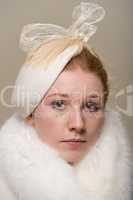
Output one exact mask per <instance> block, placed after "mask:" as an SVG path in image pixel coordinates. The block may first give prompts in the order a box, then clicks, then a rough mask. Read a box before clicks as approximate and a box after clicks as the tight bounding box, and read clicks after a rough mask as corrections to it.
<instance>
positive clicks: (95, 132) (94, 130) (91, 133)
mask: <svg viewBox="0 0 133 200" xmlns="http://www.w3.org/2000/svg"><path fill="white" fill-rule="evenodd" d="M103 124H104V116H100V117H90V119H89V120H88V123H87V138H88V141H89V142H90V143H95V142H96V141H97V139H98V138H99V136H100V134H101V128H102V126H103Z"/></svg>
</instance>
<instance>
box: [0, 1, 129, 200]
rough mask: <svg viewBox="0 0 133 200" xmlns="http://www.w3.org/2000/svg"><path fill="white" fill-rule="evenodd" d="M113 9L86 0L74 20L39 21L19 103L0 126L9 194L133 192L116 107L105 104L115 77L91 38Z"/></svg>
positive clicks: (30, 34) (32, 31)
mask: <svg viewBox="0 0 133 200" xmlns="http://www.w3.org/2000/svg"><path fill="white" fill-rule="evenodd" d="M104 14H105V11H104V9H103V8H102V7H100V6H99V5H97V4H91V3H83V2H82V3H81V4H80V5H79V6H77V7H76V8H75V9H74V13H73V17H74V20H75V21H74V22H73V24H72V25H71V26H70V27H69V28H68V29H67V30H66V29H64V28H62V27H59V26H56V25H49V24H48V25H46V24H32V25H28V26H26V27H25V28H24V29H23V31H22V35H21V40H20V42H21V47H22V48H23V50H25V51H27V52H28V56H27V59H26V61H25V63H24V65H23V67H22V68H21V70H20V72H19V75H18V77H17V80H16V85H15V88H14V91H13V95H12V102H13V103H14V105H16V106H17V107H18V112H17V113H15V115H13V116H12V117H11V118H10V119H9V120H8V121H7V122H6V123H5V124H4V125H3V127H2V129H1V133H0V172H1V179H2V181H3V183H4V184H5V185H4V187H6V190H8V191H10V195H11V196H10V197H9V199H11V198H13V199H17V200H18V199H20V200H26V199H31V200H37V199H39V200H44V199H45V200H56V199H58V200H73V199H77V200H88V199H91V200H104V199H108V200H116V199H117V200H129V199H131V197H130V193H131V191H130V189H131V167H130V164H131V160H130V158H129V153H130V149H129V144H128V140H127V135H126V132H125V130H124V128H123V126H122V123H121V121H120V118H119V115H118V114H117V113H116V112H113V111H112V112H109V111H105V108H106V102H107V98H108V93H109V89H108V77H107V73H106V71H105V69H104V67H103V64H102V62H101V61H100V59H99V57H98V56H97V55H96V54H95V53H94V52H93V51H92V49H91V48H90V47H89V45H88V43H87V42H88V40H89V38H90V36H92V35H93V34H94V33H95V31H96V27H95V26H94V25H93V24H94V23H96V22H98V21H100V20H101V19H102V18H103V17H104Z"/></svg>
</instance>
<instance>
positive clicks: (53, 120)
mask: <svg viewBox="0 0 133 200" xmlns="http://www.w3.org/2000/svg"><path fill="white" fill-rule="evenodd" d="M61 124H62V123H61V122H60V118H59V117H58V116H56V114H53V112H51V113H50V112H47V110H45V112H40V110H38V111H37V112H36V114H35V117H34V127H35V129H36V131H37V134H38V135H39V137H40V138H41V139H42V140H43V141H44V142H46V143H49V144H53V143H56V142H57V141H58V140H59V139H60V136H61V133H62V132H63V127H62V126H61Z"/></svg>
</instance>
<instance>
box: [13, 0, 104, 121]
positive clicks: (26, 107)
mask: <svg viewBox="0 0 133 200" xmlns="http://www.w3.org/2000/svg"><path fill="white" fill-rule="evenodd" d="M104 15H105V10H104V9H103V8H102V7H101V6H99V5H98V4H94V3H87V2H81V3H80V4H79V5H78V6H76V7H75V8H74V10H73V15H72V17H73V20H74V21H73V23H72V25H71V26H70V27H69V28H68V29H65V28H63V27H60V26H57V25H53V24H29V25H26V26H24V28H23V30H22V33H21V37H20V47H21V49H23V50H24V51H26V52H27V55H28V59H27V60H26V62H25V63H24V65H23V66H22V68H21V69H20V72H19V74H18V77H17V80H16V83H15V86H14V90H13V94H12V104H13V105H15V106H16V107H18V111H19V112H20V114H21V115H22V116H23V117H26V116H28V115H29V114H30V113H31V112H32V111H33V110H34V109H35V107H36V106H37V105H38V104H39V102H40V101H41V100H42V98H43V97H44V95H45V94H46V92H48V90H49V89H50V87H51V86H52V85H53V83H54V82H55V80H56V79H57V77H58V76H59V74H60V73H61V72H62V70H63V69H64V67H65V66H66V64H67V63H68V62H69V61H70V60H71V58H73V57H74V56H76V55H78V54H80V53H81V51H82V49H83V47H84V46H87V42H88V40H89V39H90V37H91V36H92V35H93V34H94V33H95V32H96V26H95V25H94V24H95V23H96V22H98V21H101V20H102V19H103V17H104ZM40 57H41V59H40ZM40 60H41V62H39V61H40Z"/></svg>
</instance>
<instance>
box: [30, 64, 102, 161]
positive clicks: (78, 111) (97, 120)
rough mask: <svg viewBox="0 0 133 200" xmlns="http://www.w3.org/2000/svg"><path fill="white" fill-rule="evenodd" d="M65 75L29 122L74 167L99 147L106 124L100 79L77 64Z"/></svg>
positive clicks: (42, 138) (40, 136) (64, 72)
mask: <svg viewBox="0 0 133 200" xmlns="http://www.w3.org/2000/svg"><path fill="white" fill-rule="evenodd" d="M70 65H75V66H74V70H68V71H65V70H64V71H63V72H62V73H61V74H60V75H59V77H58V78H57V80H56V81H55V83H54V84H53V86H52V87H51V88H50V90H49V91H48V93H47V94H46V95H45V97H44V98H43V100H42V102H41V103H40V104H39V105H38V106H37V108H36V109H35V111H34V113H33V115H32V116H30V117H28V118H27V121H28V123H29V124H30V125H32V126H33V127H34V128H35V130H36V132H37V134H38V136H39V138H40V139H41V140H42V141H43V142H44V143H46V144H48V145H49V146H50V147H52V148H53V149H55V150H56V151H57V152H58V153H59V155H60V156H61V158H63V159H64V160H65V161H67V162H68V163H70V164H73V165H74V164H76V163H78V162H79V161H81V160H82V159H83V158H84V156H85V155H86V154H87V153H88V152H89V151H90V149H91V148H92V147H93V146H94V145H95V144H96V142H97V140H98V138H99V136H100V134H101V128H102V126H103V123H104V106H103V85H102V83H101V80H100V78H99V77H98V76H97V75H95V74H94V73H92V72H89V71H88V72H86V71H84V70H83V69H81V67H80V63H78V62H74V63H72V64H70Z"/></svg>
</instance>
